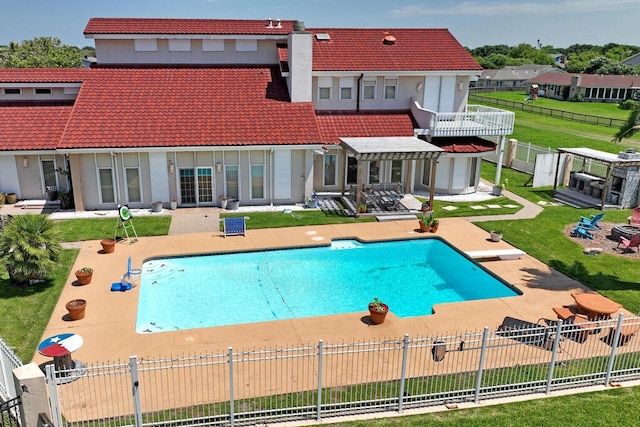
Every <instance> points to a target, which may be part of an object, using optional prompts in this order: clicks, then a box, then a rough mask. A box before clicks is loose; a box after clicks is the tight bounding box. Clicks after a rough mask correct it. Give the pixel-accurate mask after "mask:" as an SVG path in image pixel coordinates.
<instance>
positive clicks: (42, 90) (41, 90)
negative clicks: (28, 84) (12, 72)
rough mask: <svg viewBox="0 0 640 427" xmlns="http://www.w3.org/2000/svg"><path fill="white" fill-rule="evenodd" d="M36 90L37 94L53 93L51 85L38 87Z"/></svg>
mask: <svg viewBox="0 0 640 427" xmlns="http://www.w3.org/2000/svg"><path fill="white" fill-rule="evenodd" d="M34 92H35V93H36V95H51V88H49V87H37V88H35V90H34Z"/></svg>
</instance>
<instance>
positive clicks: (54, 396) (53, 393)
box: [44, 364, 62, 426]
mask: <svg viewBox="0 0 640 427" xmlns="http://www.w3.org/2000/svg"><path fill="white" fill-rule="evenodd" d="M44 369H45V374H46V377H47V390H48V391H49V408H50V409H51V418H52V420H53V422H54V425H56V426H61V425H62V411H60V396H58V384H56V371H55V365H52V364H48V365H46V366H45V368H44Z"/></svg>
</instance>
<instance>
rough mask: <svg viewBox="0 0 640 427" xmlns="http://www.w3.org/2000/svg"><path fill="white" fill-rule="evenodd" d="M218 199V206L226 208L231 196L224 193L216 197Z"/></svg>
mask: <svg viewBox="0 0 640 427" xmlns="http://www.w3.org/2000/svg"><path fill="white" fill-rule="evenodd" d="M218 199H220V208H221V209H227V204H228V203H229V199H231V197H228V196H226V195H222V196H220V197H218Z"/></svg>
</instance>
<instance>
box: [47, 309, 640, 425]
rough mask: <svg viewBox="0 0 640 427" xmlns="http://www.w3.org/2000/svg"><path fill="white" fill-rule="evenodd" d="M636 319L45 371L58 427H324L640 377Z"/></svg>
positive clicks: (520, 325) (510, 322)
mask: <svg viewBox="0 0 640 427" xmlns="http://www.w3.org/2000/svg"><path fill="white" fill-rule="evenodd" d="M639 329H640V318H638V317H628V318H623V316H622V315H621V316H620V317H618V318H617V319H609V320H599V321H590V322H583V323H579V324H572V323H564V324H563V323H562V321H557V322H556V321H555V320H553V321H552V320H546V321H545V320H544V319H541V320H540V321H539V322H538V323H530V322H526V321H523V320H518V319H513V318H505V320H504V322H503V323H502V325H499V326H498V325H496V326H495V327H493V328H489V327H485V328H484V330H482V331H480V332H468V333H458V334H455V335H442V336H435V337H422V338H410V337H409V336H408V335H405V336H404V337H402V338H399V339H389V340H384V341H379V342H350V343H342V344H328V343H324V342H323V341H319V342H318V343H317V344H314V345H309V346H300V347H285V348H275V349H264V350H251V351H239V350H236V349H232V348H229V349H228V351H224V352H221V353H213V354H199V355H182V356H175V357H173V356H171V357H165V358H158V359H147V358H138V357H136V356H131V357H130V358H129V360H128V361H126V362H117V363H102V364H93V365H92V364H89V366H87V368H86V372H85V373H84V375H82V376H80V377H79V378H77V379H75V380H74V381H70V382H69V381H67V382H65V381H60V378H61V377H64V376H65V375H67V374H69V372H65V371H58V372H56V371H55V366H53V365H48V366H47V368H46V377H47V384H48V392H49V400H50V403H51V410H52V421H53V423H54V424H55V425H56V426H82V425H91V426H132V425H135V426H155V425H176V426H178V425H225V426H229V425H230V426H233V425H255V424H259V423H265V424H267V423H274V422H285V421H288V422H301V421H309V422H320V421H323V422H328V421H330V420H331V418H333V417H337V416H346V415H361V414H365V413H378V416H380V415H381V414H382V413H389V412H393V413H395V414H398V413H402V412H403V411H404V410H407V409H417V408H424V407H429V406H438V405H455V404H457V403H462V402H475V403H478V402H481V401H487V400H490V399H494V398H500V397H506V396H514V395H534V394H539V395H544V394H548V393H551V392H552V391H557V390H560V389H568V388H580V387H587V386H594V385H605V386H606V385H615V384H616V383H622V382H625V381H631V380H637V379H640V338H639V337H638V334H637V331H638V330H639Z"/></svg>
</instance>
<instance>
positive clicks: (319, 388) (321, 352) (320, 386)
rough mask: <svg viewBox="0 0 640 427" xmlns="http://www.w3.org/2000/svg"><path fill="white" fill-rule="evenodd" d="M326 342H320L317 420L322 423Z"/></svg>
mask: <svg viewBox="0 0 640 427" xmlns="http://www.w3.org/2000/svg"><path fill="white" fill-rule="evenodd" d="M323 350H324V341H322V340H320V341H318V399H317V402H316V406H317V408H316V412H317V413H318V415H317V416H316V420H317V421H318V422H320V421H321V420H320V416H321V414H320V413H321V410H322V409H321V408H322V359H323V357H322V356H323Z"/></svg>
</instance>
